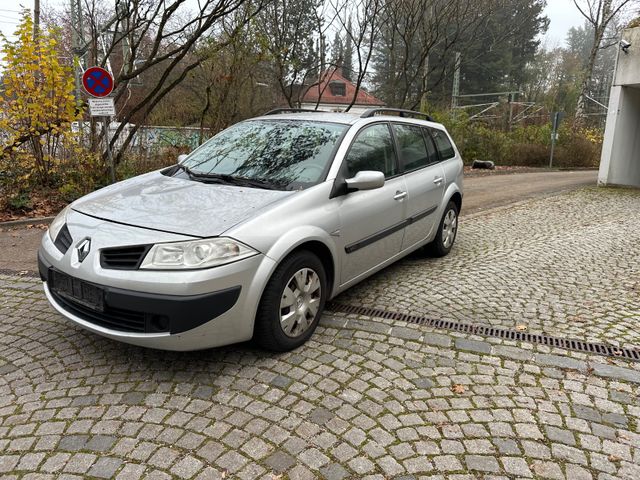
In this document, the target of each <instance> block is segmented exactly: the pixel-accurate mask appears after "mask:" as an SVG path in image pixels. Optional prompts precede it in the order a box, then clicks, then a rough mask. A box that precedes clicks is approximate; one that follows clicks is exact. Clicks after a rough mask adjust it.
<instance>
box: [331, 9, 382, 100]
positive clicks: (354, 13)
mask: <svg viewBox="0 0 640 480" xmlns="http://www.w3.org/2000/svg"><path fill="white" fill-rule="evenodd" d="M329 4H330V6H331V7H332V9H333V11H334V18H335V19H336V22H337V23H338V25H339V27H340V28H341V29H343V30H344V31H345V32H346V36H347V40H349V41H350V43H351V44H352V45H353V51H354V53H355V57H356V58H355V65H354V66H353V71H352V72H350V74H351V81H352V82H353V84H354V85H355V87H356V88H355V91H354V94H353V97H352V98H351V101H350V103H349V105H348V106H347V108H346V109H345V111H346V112H348V111H349V110H351V107H353V105H354V104H355V103H356V99H357V98H358V94H359V93H360V90H361V88H362V84H363V82H364V80H365V78H366V76H367V75H368V73H369V64H370V63H371V58H372V55H373V52H374V47H375V44H376V42H377V40H378V37H379V35H380V26H381V24H382V22H383V20H384V18H383V17H384V16H383V12H384V9H385V0H358V1H357V2H355V3H354V2H349V1H341V0H329Z"/></svg>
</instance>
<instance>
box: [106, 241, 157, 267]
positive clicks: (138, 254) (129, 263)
mask: <svg viewBox="0 0 640 480" xmlns="http://www.w3.org/2000/svg"><path fill="white" fill-rule="evenodd" d="M150 248H151V245H135V246H133V247H117V248H105V249H103V250H101V251H100V265H101V266H102V268H111V269H115V270H137V269H138V267H140V264H141V263H142V260H143V259H144V257H145V255H146V254H147V252H148V251H149V249H150Z"/></svg>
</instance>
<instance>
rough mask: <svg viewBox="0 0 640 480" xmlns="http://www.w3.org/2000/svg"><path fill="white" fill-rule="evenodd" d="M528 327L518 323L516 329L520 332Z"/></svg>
mask: <svg viewBox="0 0 640 480" xmlns="http://www.w3.org/2000/svg"><path fill="white" fill-rule="evenodd" d="M526 329H527V326H526V325H516V330H518V331H519V332H524V331H525V330H526Z"/></svg>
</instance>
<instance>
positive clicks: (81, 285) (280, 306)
mask: <svg viewBox="0 0 640 480" xmlns="http://www.w3.org/2000/svg"><path fill="white" fill-rule="evenodd" d="M462 172H463V164H462V159H461V158H460V155H459V153H458V150H457V149H456V147H455V145H454V142H453V141H452V140H451V137H450V136H449V134H448V133H447V131H446V130H445V128H444V127H443V126H442V125H440V124H438V123H434V122H432V121H431V119H430V118H429V117H428V116H425V115H423V114H420V113H417V112H409V111H405V110H394V109H373V110H370V111H367V112H365V113H364V114H362V115H361V116H358V115H353V114H346V113H324V112H305V111H298V110H282V109H281V110H279V111H274V112H270V113H269V114H266V115H264V116H262V117H258V118H253V119H250V120H246V121H243V122H240V123H238V124H236V125H233V126H232V127H230V128H228V129H226V130H224V131H222V132H220V133H219V134H217V135H216V136H214V137H213V138H211V139H210V140H209V141H207V142H206V143H204V144H203V145H202V146H200V147H199V148H198V149H196V150H195V151H193V152H192V153H191V154H190V155H188V156H186V157H184V158H180V159H179V162H178V163H177V164H176V165H174V166H171V167H169V168H165V169H162V170H159V171H155V172H151V173H148V174H145V175H141V176H138V177H135V178H132V179H129V180H125V181H123V182H119V183H117V184H114V185H111V186H109V187H106V188H103V189H101V190H98V191H96V192H94V193H92V194H90V195H87V196H85V197H83V198H80V199H79V200H76V201H75V202H73V203H72V204H71V205H69V206H68V207H66V208H65V209H64V210H63V211H62V212H60V214H59V215H58V216H57V217H56V218H55V220H54V221H53V222H52V223H51V225H50V227H49V230H48V232H47V233H46V234H45V235H44V237H43V239H42V245H41V248H40V250H39V253H38V263H39V270H40V276H41V277H42V280H43V282H44V283H43V284H44V291H45V293H46V296H47V298H48V299H49V301H50V302H51V304H52V305H53V306H54V307H55V309H56V310H58V311H59V312H60V313H61V314H62V315H64V316H65V317H67V318H68V319H69V320H71V321H72V322H74V323H75V324H77V325H79V326H81V327H83V328H85V329H87V330H90V331H92V332H95V333H97V334H100V335H103V336H105V337H109V338H112V339H115V340H120V341H123V342H127V343H131V344H135V345H141V346H146V347H152V348H159V349H166V350H196V349H204V348H209V347H215V346H220V345H226V344H231V343H235V342H241V341H246V340H250V339H254V340H255V341H256V342H257V343H258V344H259V345H261V346H263V347H264V348H268V349H273V350H290V349H293V348H296V347H298V346H299V345H302V344H303V343H304V342H305V341H306V340H307V339H308V338H309V337H310V336H311V335H312V333H313V331H314V330H315V328H316V325H317V324H318V321H319V319H320V316H321V314H322V311H323V308H324V305H325V302H326V301H327V300H329V299H331V298H332V297H335V296H336V295H338V294H339V293H340V292H342V291H344V290H346V289H347V288H349V287H351V286H352V285H354V284H356V283H358V282H360V281H361V280H363V279H364V278H366V277H368V276H370V275H372V274H373V273H375V272H376V271H378V270H380V269H382V268H384V267H385V266H387V265H389V264H391V263H393V262H395V261H396V260H398V259H400V258H402V257H404V256H405V255H407V254H409V253H410V252H412V251H414V250H416V249H418V248H420V247H426V248H427V249H429V250H430V251H431V253H432V254H433V255H436V256H444V255H446V254H448V253H449V251H450V250H451V248H452V246H453V244H454V241H455V239H456V233H457V229H458V213H459V212H460V208H461V206H462Z"/></svg>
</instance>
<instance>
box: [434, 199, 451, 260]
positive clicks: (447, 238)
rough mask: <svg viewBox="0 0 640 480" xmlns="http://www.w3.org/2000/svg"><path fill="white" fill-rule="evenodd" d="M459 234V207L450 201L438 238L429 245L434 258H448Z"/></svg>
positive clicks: (441, 222)
mask: <svg viewBox="0 0 640 480" xmlns="http://www.w3.org/2000/svg"><path fill="white" fill-rule="evenodd" d="M457 233H458V207H457V206H456V204H455V202H453V201H450V202H449V203H448V204H447V208H445V210H444V214H443V215H442V219H441V220H440V225H439V226H438V232H437V233H436V238H434V239H433V241H432V242H431V243H430V244H429V245H427V251H428V252H429V253H430V254H431V255H433V256H434V257H444V256H446V255H447V254H448V253H449V252H450V251H451V248H452V247H453V244H454V242H455V241H456V234H457Z"/></svg>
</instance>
